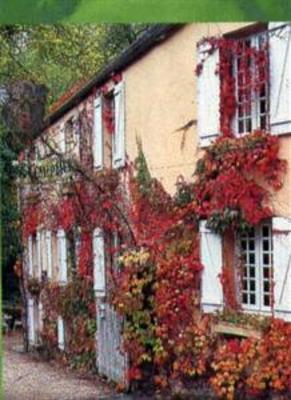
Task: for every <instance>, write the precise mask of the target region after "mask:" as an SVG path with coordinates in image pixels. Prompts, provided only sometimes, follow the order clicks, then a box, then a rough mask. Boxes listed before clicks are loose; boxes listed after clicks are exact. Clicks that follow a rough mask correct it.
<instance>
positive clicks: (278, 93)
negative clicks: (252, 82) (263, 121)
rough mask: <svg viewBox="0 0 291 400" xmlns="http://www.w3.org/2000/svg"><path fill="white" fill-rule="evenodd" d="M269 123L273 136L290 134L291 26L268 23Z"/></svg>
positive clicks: (280, 23) (281, 23)
mask: <svg viewBox="0 0 291 400" xmlns="http://www.w3.org/2000/svg"><path fill="white" fill-rule="evenodd" d="M269 49H270V123H271V132H272V133H273V134H275V135H282V134H284V133H291V90H290V87H291V24H290V23H289V24H288V25H286V23H283V22H271V23H269Z"/></svg>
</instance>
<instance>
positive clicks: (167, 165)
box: [123, 23, 291, 215]
mask: <svg viewBox="0 0 291 400" xmlns="http://www.w3.org/2000/svg"><path fill="white" fill-rule="evenodd" d="M248 25H249V24H246V23H219V24H213V23H201V24H190V25H186V26H184V27H183V28H181V29H180V30H179V31H178V32H177V33H175V34H174V35H173V36H171V37H169V38H168V39H167V40H166V41H165V42H163V43H162V44H160V45H158V46H156V47H155V48H153V49H152V50H151V51H150V52H149V53H147V54H146V55H145V56H144V57H142V58H141V59H139V60H138V61H137V62H136V63H135V64H133V65H131V66H130V67H129V68H127V69H126V71H125V72H124V74H123V75H124V78H125V83H126V150H127V153H128V155H129V158H130V159H134V158H135V156H136V154H137V146H136V139H137V138H141V140H142V146H143V151H144V153H145V156H146V159H147V161H148V165H149V168H150V171H151V173H152V175H153V176H155V177H157V178H158V179H159V180H161V181H162V183H163V184H164V186H165V188H166V189H167V190H168V191H169V192H171V193H173V192H174V191H175V182H176V179H177V177H178V176H179V175H183V176H184V177H185V178H186V179H191V175H192V174H193V171H194V169H195V164H196V161H197V159H198V157H199V154H200V149H199V146H198V133H197V95H196V89H197V88H196V83H197V78H196V75H195V66H196V63H197V61H196V54H197V53H196V44H197V42H199V41H200V40H201V39H202V38H203V37H206V36H213V35H219V34H224V33H229V32H232V31H236V30H237V29H240V28H244V27H247V26H248ZM190 122H192V126H190V128H189V129H186V130H181V128H182V127H183V126H185V125H187V124H188V123H190ZM281 142H282V149H281V155H282V157H283V158H286V159H288V160H289V165H288V173H287V175H286V177H285V181H284V188H283V189H282V190H281V191H280V192H278V193H276V194H275V195H274V198H273V199H272V202H273V204H274V205H275V209H276V212H277V213H278V214H280V215H281V214H282V215H291V167H290V165H291V136H288V137H286V136H285V137H282V138H281Z"/></svg>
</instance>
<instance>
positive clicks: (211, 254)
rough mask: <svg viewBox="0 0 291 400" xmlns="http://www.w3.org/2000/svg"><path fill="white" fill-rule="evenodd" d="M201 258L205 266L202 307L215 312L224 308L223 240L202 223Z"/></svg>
mask: <svg viewBox="0 0 291 400" xmlns="http://www.w3.org/2000/svg"><path fill="white" fill-rule="evenodd" d="M199 231H200V256H201V263H202V265H203V267H204V268H203V271H202V288H201V305H202V309H203V311H204V312H213V311H215V310H218V309H220V308H222V306H223V290H222V285H221V282H220V279H219V274H221V272H222V238H221V236H220V235H218V234H216V233H213V232H212V231H211V230H209V229H207V228H206V221H201V222H200V228H199Z"/></svg>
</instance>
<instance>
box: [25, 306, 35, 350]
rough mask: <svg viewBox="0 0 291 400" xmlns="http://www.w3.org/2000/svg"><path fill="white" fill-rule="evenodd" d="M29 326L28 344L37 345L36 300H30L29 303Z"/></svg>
mask: <svg viewBox="0 0 291 400" xmlns="http://www.w3.org/2000/svg"><path fill="white" fill-rule="evenodd" d="M27 324H28V342H29V344H30V345H33V344H35V321H34V299H28V302H27Z"/></svg>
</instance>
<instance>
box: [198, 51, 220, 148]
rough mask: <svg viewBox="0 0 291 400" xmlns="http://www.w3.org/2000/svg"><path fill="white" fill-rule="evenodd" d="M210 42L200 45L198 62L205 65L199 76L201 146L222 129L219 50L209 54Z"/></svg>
mask: <svg viewBox="0 0 291 400" xmlns="http://www.w3.org/2000/svg"><path fill="white" fill-rule="evenodd" d="M209 46H210V45H209V44H203V45H200V46H198V63H202V65H203V67H202V70H201V72H200V74H199V75H198V77H197V99H198V121H197V122H198V135H199V143H200V146H208V145H209V144H210V143H211V142H212V141H213V139H215V137H216V136H218V134H219V131H220V127H219V124H220V121H219V103H220V80H219V75H218V74H217V73H216V70H217V67H218V61H219V51H218V50H214V52H213V53H211V54H209V53H208V50H209Z"/></svg>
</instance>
